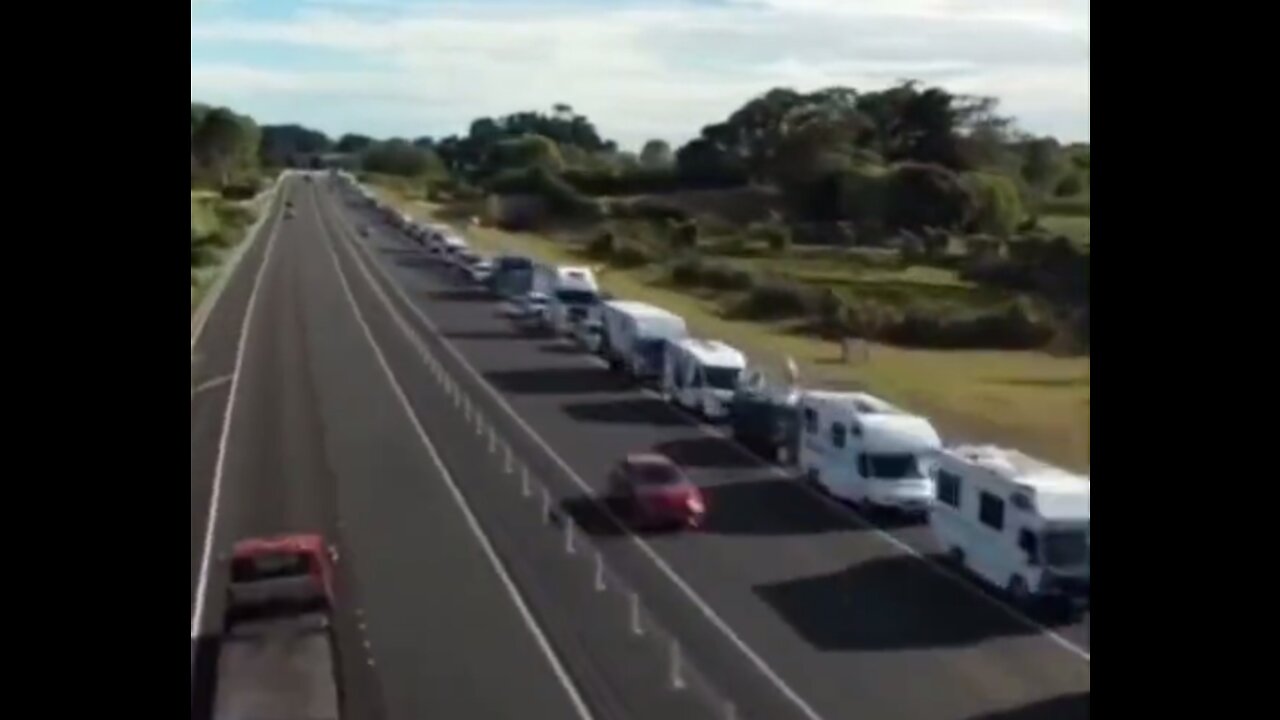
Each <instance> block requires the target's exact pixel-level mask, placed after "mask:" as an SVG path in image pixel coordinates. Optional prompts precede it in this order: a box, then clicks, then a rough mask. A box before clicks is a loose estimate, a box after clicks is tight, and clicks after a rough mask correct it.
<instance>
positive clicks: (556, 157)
mask: <svg viewBox="0 0 1280 720" xmlns="http://www.w3.org/2000/svg"><path fill="white" fill-rule="evenodd" d="M531 167H540V168H544V169H546V170H549V171H552V172H557V173H558V172H560V171H562V170H564V158H563V157H561V156H560V148H559V147H558V146H557V145H556V143H555V141H553V140H552V139H551V138H548V137H544V136H542V135H524V136H522V137H518V138H509V139H506V140H502V141H501V142H498V143H495V144H493V145H492V146H491V147H490V148H489V152H488V154H487V155H486V156H485V160H484V174H486V175H492V174H495V173H499V172H502V171H504V170H516V169H525V168H531Z"/></svg>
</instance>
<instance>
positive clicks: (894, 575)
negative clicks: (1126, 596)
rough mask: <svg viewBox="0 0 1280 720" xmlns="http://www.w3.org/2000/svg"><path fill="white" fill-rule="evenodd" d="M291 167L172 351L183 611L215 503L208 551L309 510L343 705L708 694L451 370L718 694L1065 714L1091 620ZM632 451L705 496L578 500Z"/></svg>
mask: <svg viewBox="0 0 1280 720" xmlns="http://www.w3.org/2000/svg"><path fill="white" fill-rule="evenodd" d="M285 182H286V187H285V192H286V193H287V194H290V195H291V196H293V197H294V198H295V201H296V203H297V205H298V216H297V217H296V218H294V219H290V220H283V219H280V220H272V219H268V221H267V222H265V223H264V232H263V237H261V238H259V239H258V240H257V241H256V243H255V245H253V246H251V247H250V248H249V250H248V252H246V254H245V256H244V258H243V260H242V261H241V264H240V266H239V267H238V268H237V269H236V271H235V274H234V275H233V276H232V277H231V279H230V281H229V282H228V284H227V286H226V289H225V290H224V292H223V295H222V297H221V298H220V299H219V301H218V305H217V306H216V307H215V308H214V311H213V312H212V313H211V315H210V317H209V321H208V323H207V325H206V326H205V328H204V331H203V334H202V335H201V337H200V338H199V340H198V342H197V343H196V344H195V346H194V347H193V373H192V387H193V396H192V410H191V412H192V418H191V422H192V425H191V427H192V455H191V462H192V468H191V471H192V604H193V610H194V609H199V610H200V613H199V614H200V615H201V617H198V618H196V620H198V621H199V623H200V624H201V625H202V628H203V629H205V630H207V629H209V628H210V627H212V625H211V623H212V624H216V617H217V613H218V612H219V611H220V608H219V607H218V600H217V598H218V595H219V593H218V592H217V588H218V587H219V584H220V582H221V580H220V578H219V569H218V566H217V563H216V562H206V560H205V558H206V555H207V553H206V552H205V547H206V542H205V540H206V538H207V537H208V534H207V529H208V528H209V527H212V528H213V532H212V547H213V548H214V549H215V552H214V553H213V556H216V552H217V551H224V550H225V549H226V548H227V547H229V545H230V543H231V542H233V541H234V539H236V538H238V537H242V536H245V535H253V534H262V533H267V532H275V531H282V530H293V529H297V530H302V529H321V530H322V531H323V532H325V533H326V534H327V535H329V536H331V537H333V538H335V539H336V541H337V542H338V544H339V546H340V550H341V561H340V563H339V569H340V584H341V586H342V587H341V593H340V594H341V596H342V597H343V598H344V599H345V600H346V601H347V604H346V606H345V608H344V609H345V610H348V611H349V616H344V617H343V618H342V619H340V630H341V633H342V636H343V638H344V644H345V645H350V646H352V647H356V648H363V647H364V644H365V642H366V641H367V642H368V650H367V651H365V652H360V653H348V654H347V655H345V656H344V660H345V662H346V663H347V667H348V671H349V674H350V677H351V678H352V683H353V686H354V690H353V691H352V696H351V698H350V703H351V704H352V705H353V706H354V707H356V710H355V713H356V714H355V715H354V716H355V717H397V718H398V717H406V718H408V717H429V716H440V715H444V716H451V717H517V716H518V717H539V718H542V717H567V718H571V717H583V716H584V713H585V714H586V715H585V716H590V717H634V718H649V717H664V716H669V717H723V716H724V715H723V713H722V712H721V711H718V709H717V708H715V707H713V706H712V705H709V704H708V703H707V702H705V700H706V697H705V696H703V695H698V694H695V693H690V692H683V693H681V692H672V691H671V690H670V688H669V683H667V682H666V675H667V672H668V670H669V662H667V661H666V657H665V655H664V653H663V652H662V649H661V648H657V649H655V648H654V647H653V646H652V643H650V644H648V645H645V644H638V643H637V641H635V640H634V639H632V638H629V636H628V633H627V632H626V628H625V622H624V621H623V619H622V618H623V616H624V613H623V612H622V609H621V608H619V607H616V606H615V605H614V604H612V603H611V602H610V601H607V600H602V599H601V597H600V596H599V594H598V593H593V591H592V588H591V587H590V585H591V578H590V573H589V572H584V571H583V562H572V561H569V560H567V559H566V555H565V551H564V547H563V545H562V543H561V542H560V538H561V537H562V533H561V532H560V530H559V529H558V526H557V525H556V523H548V522H546V519H545V518H544V517H543V516H542V515H541V513H539V512H537V511H535V510H533V509H531V506H536V505H537V502H536V498H534V499H529V498H524V497H522V495H521V493H520V492H519V487H518V486H519V482H518V481H516V480H515V479H514V478H513V477H511V476H510V474H509V473H507V472H506V470H507V469H508V468H506V467H505V466H504V462H503V461H502V459H501V455H502V453H496V454H494V453H489V452H488V451H487V449H486V447H485V442H486V441H485V435H484V433H476V432H475V431H474V428H472V427H471V426H470V425H469V422H468V419H467V417H464V414H463V410H461V409H460V406H459V405H458V404H457V403H456V401H454V400H453V398H452V395H451V394H450V393H449V392H447V389H448V388H449V387H450V385H454V386H456V387H459V388H460V389H461V393H462V394H463V395H465V396H466V397H468V398H470V399H471V400H472V401H474V403H475V405H476V406H478V407H479V408H480V411H481V415H482V416H483V417H484V418H485V419H486V422H487V424H488V425H489V426H491V427H492V428H493V429H494V430H495V433H496V435H497V436H498V437H500V438H501V439H502V440H503V441H504V442H505V443H510V446H511V447H512V449H513V451H514V452H513V455H514V456H515V458H516V463H517V464H518V465H519V466H520V467H527V468H529V469H530V471H531V472H532V474H533V475H534V476H535V477H536V478H537V479H538V481H539V482H542V483H545V484H546V487H548V488H550V489H551V490H552V492H553V493H554V494H555V498H554V500H555V506H556V508H558V509H560V510H563V511H564V512H565V513H567V514H569V515H571V516H573V517H575V518H576V519H577V520H578V521H579V522H581V523H582V525H583V527H584V529H585V530H586V531H588V532H589V533H590V534H591V535H592V537H591V538H590V541H591V543H590V545H584V546H583V549H582V552H583V553H587V552H589V548H598V549H599V550H600V551H601V558H602V560H603V562H604V563H607V565H608V567H609V568H610V572H612V573H615V574H617V575H618V576H619V577H621V578H622V579H623V580H624V581H625V582H626V584H627V585H628V586H630V587H631V588H634V589H636V591H637V592H638V594H639V595H640V596H642V597H643V602H644V604H645V606H646V608H647V610H648V612H650V613H652V615H653V616H654V617H655V618H656V619H657V621H658V622H659V623H660V624H661V625H662V626H663V627H665V628H666V629H668V630H670V631H671V632H672V633H673V634H674V636H675V637H677V638H679V640H680V645H681V647H682V648H683V652H684V653H685V656H686V658H687V662H688V663H690V664H691V665H692V666H693V667H696V668H697V671H698V672H699V674H700V675H701V676H704V677H705V678H706V679H707V680H708V681H709V683H710V684H711V686H712V687H714V688H715V690H716V691H718V692H720V693H722V694H723V696H724V697H726V698H730V699H732V701H733V703H734V705H735V706H736V708H737V709H738V716H740V717H744V718H745V717H758V718H808V719H809V720H814V719H815V718H823V719H825V720H834V719H835V718H849V717H859V718H863V717H865V718H920V719H922V720H923V719H934V718H937V719H942V718H947V719H951V720H961V719H965V718H1010V719H1012V718H1018V719H1022V718H1083V717H1088V702H1089V688H1090V681H1089V658H1088V625H1087V622H1086V623H1084V624H1079V625H1075V626H1071V627H1064V628H1056V635H1055V636H1049V635H1046V634H1045V633H1044V632H1042V631H1041V630H1040V629H1039V628H1037V627H1035V626H1034V625H1032V624H1030V623H1028V622H1026V621H1023V620H1020V619H1018V618H1017V617H1016V616H1015V615H1014V614H1013V613H1011V612H1010V611H1009V610H1008V609H1007V608H1005V607H1003V606H1002V605H1001V604H1000V603H999V601H998V600H997V599H995V598H993V597H991V596H988V595H986V594H984V593H982V592H981V591H978V590H976V589H975V588H974V587H973V586H972V585H971V584H969V583H967V581H965V580H963V579H958V578H956V577H954V576H952V575H951V574H949V573H947V572H942V571H939V570H937V569H935V568H934V567H933V566H931V565H929V564H927V563H926V562H925V561H924V560H922V559H920V558H919V557H916V556H914V555H913V554H912V553H913V552H914V553H920V554H925V555H927V554H929V553H930V552H931V551H932V548H931V546H930V541H929V538H928V536H927V531H925V530H924V529H922V528H920V527H898V528H890V529H888V530H887V531H880V530H878V529H876V528H873V527H871V526H869V525H868V524H867V523H865V522H863V521H861V520H860V519H859V518H857V517H856V516H852V515H850V514H849V513H848V512H845V511H843V510H841V509H838V508H835V507H833V506H832V505H831V504H830V503H828V502H826V501H824V500H822V499H820V498H819V497H818V496H816V495H815V494H813V493H812V492H811V491H809V490H808V489H806V488H803V487H801V486H800V485H798V484H797V483H795V482H794V481H793V480H792V479H790V478H788V477H785V476H783V475H782V474H780V473H779V472H777V470H776V469H772V468H770V467H768V466H766V465H764V464H763V463H761V462H760V461H758V460H756V459H754V458H752V457H751V456H750V455H748V454H746V453H745V452H743V451H742V450H740V449H739V448H737V446H736V445H733V444H732V443H729V442H727V441H725V440H723V439H721V438H719V437H717V436H715V435H714V434H713V433H709V432H708V431H707V430H706V429H704V428H702V427H700V426H699V425H697V424H696V423H694V422H692V421H691V420H690V419H689V418H687V417H686V416H684V415H682V414H679V413H676V412H674V411H672V410H671V409H669V408H668V407H666V406H664V405H663V404H661V403H660V402H658V401H657V400H656V399H655V398H654V397H652V396H650V395H648V394H646V393H644V392H641V391H638V390H636V389H635V388H632V387H629V386H627V385H625V384H623V383H621V382H620V381H618V380H616V379H614V378H612V377H610V376H609V375H608V374H607V373H605V372H604V371H603V369H601V368H600V367H599V365H598V364H596V363H595V362H594V361H593V360H592V359H590V358H586V357H584V356H582V355H580V354H577V353H575V352H573V351H572V350H571V349H569V348H567V347H566V346H564V345H563V344H561V343H559V342H555V341H551V340H548V339H545V338H533V337H526V336H524V335H523V334H522V333H520V332H518V331H517V330H515V328H513V326H512V325H511V324H510V322H509V321H508V320H507V319H505V318H504V317H502V316H501V314H500V312H499V311H498V307H497V305H496V304H494V303H492V302H489V301H487V300H484V299H482V298H481V297H479V296H478V295H476V294H475V293H472V292H470V291H467V290H466V289H464V288H463V287H462V286H461V284H460V283H459V282H457V281H456V280H454V279H453V278H451V277H450V276H449V275H448V273H447V272H445V271H444V270H443V269H441V268H439V267H436V266H434V265H433V264H432V263H431V262H430V261H428V260H426V259H425V258H424V257H423V255H422V253H421V252H420V251H419V250H418V249H417V247H416V246H415V245H413V244H412V243H411V242H410V241H408V240H407V239H406V238H404V237H402V236H400V235H399V234H398V233H396V232H395V231H394V230H392V229H390V228H388V227H386V226H385V225H381V224H380V223H373V225H374V232H373V234H372V236H371V237H370V238H367V239H365V238H360V237H358V236H357V235H356V233H355V232H354V231H353V230H352V227H353V226H354V224H356V222H357V221H361V222H368V221H369V216H368V215H367V213H365V212H364V211H358V210H353V209H352V208H350V207H348V206H347V205H346V203H345V202H343V201H341V200H340V199H339V198H338V197H336V196H335V195H334V194H332V192H331V191H330V189H329V186H328V183H327V182H326V181H320V180H317V181H316V182H315V183H313V184H306V183H303V182H302V181H301V180H298V179H290V180H287V181H285ZM277 210H278V203H277ZM273 228H275V232H274V235H273V234H272V229H273ZM273 238H274V239H273ZM264 260H266V263H265V271H263V272H262V273H261V282H260V284H259V286H258V291H257V293H256V295H255V293H254V286H255V280H257V278H258V271H259V270H261V269H262V268H263V267H264V264H263V263H264ZM251 298H252V299H251ZM246 317H247V318H249V320H250V322H249V323H248V329H247V332H245V333H244V337H243V340H244V341H243V342H240V340H241V330H242V326H243V324H244V320H245V318H246ZM239 348H243V354H242V357H241V359H240V361H239V363H237V351H238V349H239ZM237 367H238V370H237ZM442 377H443V378H447V379H446V380H442V379H441V378H442ZM233 390H234V393H233ZM233 396H234V398H235V399H234V401H232V402H230V403H229V400H230V399H231V398H232V397H233ZM229 404H230V412H229V413H227V412H226V410H227V407H228V405H229ZM228 416H229V418H230V420H229V422H225V426H226V432H225V433H224V432H223V428H224V421H225V420H226V418H227V417H228ZM220 447H221V448H224V451H223V452H221V454H220V452H219V448H220ZM649 448H654V449H658V450H660V451H663V452H666V453H667V454H669V455H671V456H672V457H673V458H674V459H676V460H677V461H678V462H680V463H681V464H682V465H684V466H685V467H686V468H687V469H688V470H689V471H690V473H691V475H692V476H693V478H694V479H695V481H696V482H698V483H699V484H700V485H701V486H703V488H704V490H705V491H706V492H707V495H708V500H709V506H710V509H711V515H710V518H709V525H708V527H707V528H706V529H705V530H704V531H702V532H697V533H689V534H677V535H656V536H645V537H642V538H638V537H636V536H633V535H630V534H628V533H625V532H622V531H620V530H619V529H618V528H617V527H616V526H614V525H613V524H612V523H610V522H609V521H608V519H607V518H603V517H600V515H599V513H597V512H595V511H594V509H593V507H594V506H593V504H592V503H591V502H590V500H589V497H590V496H591V495H592V494H593V491H595V490H598V489H599V488H600V487H601V486H602V485H603V478H604V473H605V471H606V469H607V468H608V467H609V465H611V464H612V463H613V462H615V461H616V460H617V459H618V458H619V457H620V456H621V455H622V454H624V453H626V452H629V451H635V450H642V449H649ZM215 486H216V487H217V488H218V490H219V492H218V497H217V498H216V499H217V502H216V503H211V499H214V495H215V493H214V492H213V491H214V488H215ZM211 507H215V508H216V511H215V512H214V513H213V518H214V520H215V522H213V524H212V526H210V524H209V522H208V520H209V518H210V515H211V513H210V508H211ZM472 513H473V514H474V516H472ZM472 520H474V523H473V522H472ZM490 546H491V547H492V549H493V551H494V554H493V555H492V556H491V555H489V553H487V552H486V548H487V547H490ZM494 557H496V558H498V559H499V560H498V561H497V565H496V567H495V561H494ZM206 567H207V568H208V572H207V573H204V572H202V570H203V569H204V568H206ZM202 575H204V576H205V577H206V581H205V582H204V583H202V582H201V577H202ZM508 580H509V581H510V583H511V585H510V586H509V585H508V584H507V581H508ZM511 586H514V588H515V589H516V590H515V592H514V593H513V592H512V590H511ZM201 588H203V589H204V590H205V592H204V593H203V594H201V595H200V597H203V598H204V601H202V602H203V607H199V608H197V607H196V606H199V605H201V604H202V602H198V600H199V598H198V597H197V590H199V589H201ZM357 610H359V613H357V612H356V611H357ZM344 615H347V614H344ZM544 640H545V644H544V642H543V641H544ZM370 659H372V660H373V664H372V665H371V664H370V663H369V660H370ZM349 689H350V688H349Z"/></svg>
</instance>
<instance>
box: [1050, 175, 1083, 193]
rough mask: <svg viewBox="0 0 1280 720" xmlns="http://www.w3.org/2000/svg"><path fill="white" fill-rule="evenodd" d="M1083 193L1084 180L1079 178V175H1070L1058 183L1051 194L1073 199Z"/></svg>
mask: <svg viewBox="0 0 1280 720" xmlns="http://www.w3.org/2000/svg"><path fill="white" fill-rule="evenodd" d="M1082 192H1084V179H1083V178H1081V177H1080V173H1075V172H1073V173H1071V174H1069V175H1067V176H1066V177H1064V178H1062V179H1061V180H1059V181H1058V186H1057V187H1056V188H1054V189H1053V194H1054V195H1057V196H1058V197H1073V196H1076V195H1079V194H1080V193H1082Z"/></svg>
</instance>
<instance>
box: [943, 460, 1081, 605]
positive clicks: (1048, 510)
mask: <svg viewBox="0 0 1280 720" xmlns="http://www.w3.org/2000/svg"><path fill="white" fill-rule="evenodd" d="M934 474H935V476H936V478H937V488H938V490H937V501H936V502H935V503H934V505H933V508H932V511H931V512H930V513H929V526H930V528H931V529H932V530H933V534H934V536H935V537H936V538H937V539H938V543H939V544H940V545H942V547H943V549H944V550H945V552H946V553H947V555H948V556H949V557H950V558H951V559H952V560H953V561H955V562H956V563H957V564H960V565H962V566H963V567H965V568H967V569H969V570H970V571H972V572H973V573H974V574H976V575H978V576H979V577H981V578H982V579H983V580H985V581H986V582H988V583H991V584H992V585H994V586H996V587H999V588H1004V589H1005V590H1007V591H1008V592H1009V594H1010V596H1011V597H1012V599H1013V600H1014V601H1015V602H1017V603H1019V604H1027V603H1033V602H1036V601H1038V600H1044V599H1050V598H1052V599H1055V600H1063V601H1067V602H1069V603H1070V604H1071V605H1072V607H1078V606H1080V605H1085V604H1087V603H1088V598H1089V479H1088V476H1087V475H1086V476H1082V475H1076V474H1074V473H1071V472H1068V471H1066V470H1063V469H1061V468H1057V467H1054V466H1052V465H1050V464H1048V463H1045V462H1042V461H1040V460H1037V459H1035V458H1032V457H1030V456H1028V455H1025V454H1023V453H1021V452H1019V451H1017V450H1007V449H1004V448H999V447H993V446H960V447H954V448H948V449H947V450H945V451H944V452H942V453H941V454H940V455H939V457H938V464H937V466H936V467H935V470H934Z"/></svg>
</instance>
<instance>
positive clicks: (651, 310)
mask: <svg viewBox="0 0 1280 720" xmlns="http://www.w3.org/2000/svg"><path fill="white" fill-rule="evenodd" d="M605 305H606V306H608V307H611V308H613V309H614V310H617V311H618V312H621V313H625V314H627V315H634V316H644V317H670V318H675V319H677V320H683V319H684V318H682V317H680V316H679V315H677V314H675V313H673V312H671V311H670V310H667V309H666V308H660V307H658V306H656V305H650V304H649V303H647V302H640V301H639V300H609V301H607V302H606V303H605Z"/></svg>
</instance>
